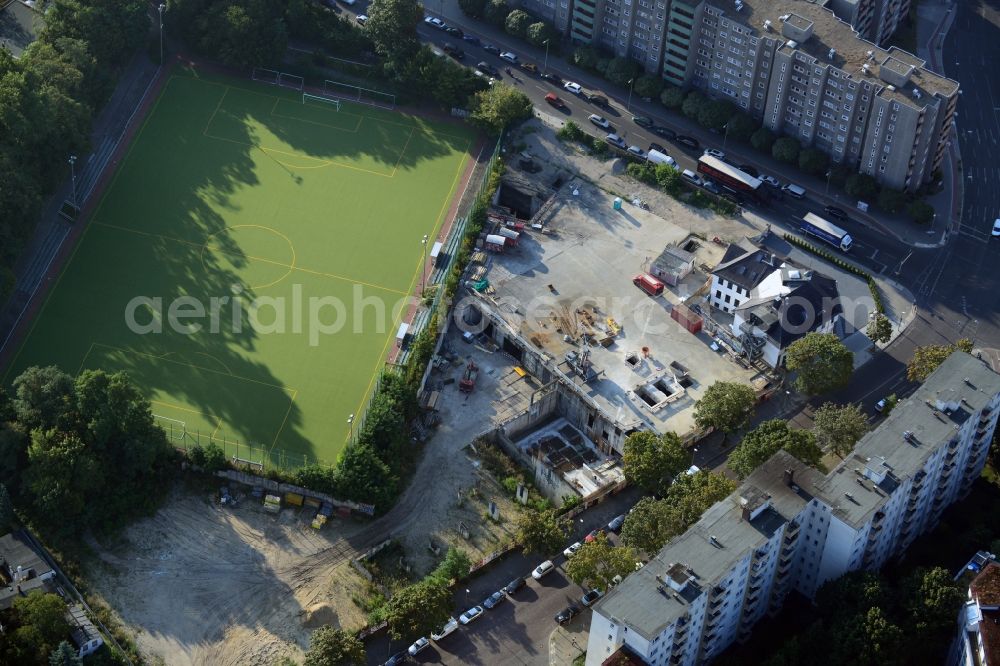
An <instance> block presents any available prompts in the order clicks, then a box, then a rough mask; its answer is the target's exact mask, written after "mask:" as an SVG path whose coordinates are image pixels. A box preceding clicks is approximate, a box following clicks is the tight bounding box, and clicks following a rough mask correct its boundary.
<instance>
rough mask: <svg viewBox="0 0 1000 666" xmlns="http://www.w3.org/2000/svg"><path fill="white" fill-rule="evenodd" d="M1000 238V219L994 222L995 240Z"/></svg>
mask: <svg viewBox="0 0 1000 666" xmlns="http://www.w3.org/2000/svg"><path fill="white" fill-rule="evenodd" d="M997 236H1000V217H998V218H997V219H996V220H995V221H994V222H993V238H996V237H997Z"/></svg>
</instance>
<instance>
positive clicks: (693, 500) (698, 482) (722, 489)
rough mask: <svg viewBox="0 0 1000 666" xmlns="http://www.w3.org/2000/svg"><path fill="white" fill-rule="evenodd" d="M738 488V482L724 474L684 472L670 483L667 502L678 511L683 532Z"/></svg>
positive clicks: (677, 517)
mask: <svg viewBox="0 0 1000 666" xmlns="http://www.w3.org/2000/svg"><path fill="white" fill-rule="evenodd" d="M734 490H736V482H735V481H733V480H732V479H729V478H727V477H726V476H724V475H722V474H716V473H715V472H709V471H706V470H701V471H699V472H697V473H695V474H682V475H681V476H679V477H677V480H676V481H674V483H672V484H671V485H670V490H668V491H667V496H666V497H665V498H664V500H663V501H664V502H666V503H667V504H668V505H669V506H670V507H671V508H672V509H673V511H674V512H675V513H676V519H677V520H678V521H679V522H680V525H681V528H680V531H681V532H683V531H684V530H686V529H687V528H688V527H690V526H691V525H694V524H695V523H696V522H697V521H698V519H699V518H701V514H703V513H705V510H706V509H708V507H710V506H712V505H713V504H715V503H716V502H720V501H722V500H723V499H725V498H726V497H727V496H728V495H729V494H730V493H732V492H733V491H734Z"/></svg>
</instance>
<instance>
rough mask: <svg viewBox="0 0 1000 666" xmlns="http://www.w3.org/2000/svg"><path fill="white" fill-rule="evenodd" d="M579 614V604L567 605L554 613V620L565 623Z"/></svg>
mask: <svg viewBox="0 0 1000 666" xmlns="http://www.w3.org/2000/svg"><path fill="white" fill-rule="evenodd" d="M579 614H580V607H579V606H567V607H566V608H564V609H562V610H561V611H559V614H558V615H556V622H558V623H559V624H566V623H567V622H569V621H570V620H572V619H573V618H574V617H576V616H577V615H579Z"/></svg>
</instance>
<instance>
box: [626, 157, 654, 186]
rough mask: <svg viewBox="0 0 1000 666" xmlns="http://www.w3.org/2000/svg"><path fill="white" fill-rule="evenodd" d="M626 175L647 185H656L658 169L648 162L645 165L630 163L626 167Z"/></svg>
mask: <svg viewBox="0 0 1000 666" xmlns="http://www.w3.org/2000/svg"><path fill="white" fill-rule="evenodd" d="M625 173H626V174H628V175H629V176H632V177H633V178H635V179H636V180H638V181H640V182H643V183H646V184H647V185H656V169H655V168H654V167H653V165H652V164H649V163H648V162H647V163H645V164H642V163H638V162H630V163H629V164H628V165H626V167H625Z"/></svg>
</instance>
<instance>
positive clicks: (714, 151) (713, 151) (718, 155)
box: [705, 148, 726, 160]
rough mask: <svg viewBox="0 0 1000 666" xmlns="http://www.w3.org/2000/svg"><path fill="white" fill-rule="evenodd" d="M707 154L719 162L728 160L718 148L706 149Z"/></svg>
mask: <svg viewBox="0 0 1000 666" xmlns="http://www.w3.org/2000/svg"><path fill="white" fill-rule="evenodd" d="M705 154H706V155H709V156H711V157H714V158H715V159H717V160H724V159H726V154H725V153H724V152H722V151H721V150H719V149H718V148H706V149H705Z"/></svg>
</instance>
